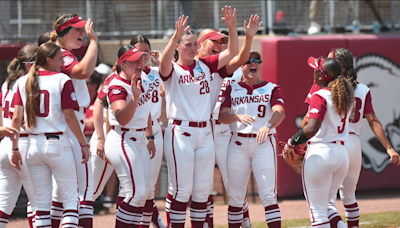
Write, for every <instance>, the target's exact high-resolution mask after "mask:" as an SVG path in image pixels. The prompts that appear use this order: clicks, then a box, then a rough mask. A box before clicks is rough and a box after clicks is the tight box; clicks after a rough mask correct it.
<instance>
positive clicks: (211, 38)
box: [207, 33, 229, 44]
mask: <svg viewBox="0 0 400 228" xmlns="http://www.w3.org/2000/svg"><path fill="white" fill-rule="evenodd" d="M207 39H209V40H219V39H222V42H223V43H224V44H227V43H228V40H229V37H228V36H227V35H225V34H222V33H221V34H215V35H213V36H210V37H208V38H207Z"/></svg>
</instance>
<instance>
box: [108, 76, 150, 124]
mask: <svg viewBox="0 0 400 228" xmlns="http://www.w3.org/2000/svg"><path fill="white" fill-rule="evenodd" d="M141 80H142V93H141V94H140V97H139V100H138V105H137V107H136V111H135V114H134V115H133V117H132V119H131V120H130V121H129V122H128V123H127V124H125V125H121V124H120V123H119V122H118V121H117V118H116V117H115V113H114V111H113V109H112V105H111V104H112V103H113V102H114V101H118V100H125V101H126V102H127V103H128V102H129V101H130V100H131V99H132V97H133V93H132V88H131V82H130V81H128V80H126V79H125V78H123V77H122V76H121V75H117V76H115V77H114V78H113V79H112V80H111V81H110V83H109V85H108V94H107V101H108V104H109V105H108V114H109V115H108V118H109V122H110V125H111V126H121V127H124V128H129V129H142V128H146V127H147V123H148V122H147V121H148V119H149V114H150V105H151V104H150V101H151V93H152V92H153V89H154V87H153V89H150V87H149V82H148V78H147V75H146V73H144V72H142V75H141Z"/></svg>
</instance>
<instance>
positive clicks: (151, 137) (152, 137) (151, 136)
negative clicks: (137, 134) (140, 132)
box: [146, 135, 154, 140]
mask: <svg viewBox="0 0 400 228" xmlns="http://www.w3.org/2000/svg"><path fill="white" fill-rule="evenodd" d="M146 138H147V140H150V139H153V140H154V135H150V136H146Z"/></svg>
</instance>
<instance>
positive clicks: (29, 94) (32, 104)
mask: <svg viewBox="0 0 400 228" xmlns="http://www.w3.org/2000/svg"><path fill="white" fill-rule="evenodd" d="M37 68H38V67H37V65H36V64H34V65H33V66H32V67H31V69H30V71H29V75H28V80H27V81H26V86H25V91H26V116H27V128H28V129H31V128H34V127H36V113H37V111H38V110H37V108H38V105H37V99H38V98H39V95H40V87H39V79H38V69H37Z"/></svg>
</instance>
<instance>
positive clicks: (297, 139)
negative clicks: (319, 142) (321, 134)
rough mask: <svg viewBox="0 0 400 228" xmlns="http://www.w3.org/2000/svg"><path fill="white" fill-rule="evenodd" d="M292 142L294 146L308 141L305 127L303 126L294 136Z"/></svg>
mask: <svg viewBox="0 0 400 228" xmlns="http://www.w3.org/2000/svg"><path fill="white" fill-rule="evenodd" d="M291 139H292V144H293V145H294V146H297V145H300V144H303V143H305V142H307V141H308V139H309V138H307V136H306V135H305V134H304V131H303V128H301V129H300V130H299V131H298V132H297V133H296V134H295V135H293V136H292V138H291Z"/></svg>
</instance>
